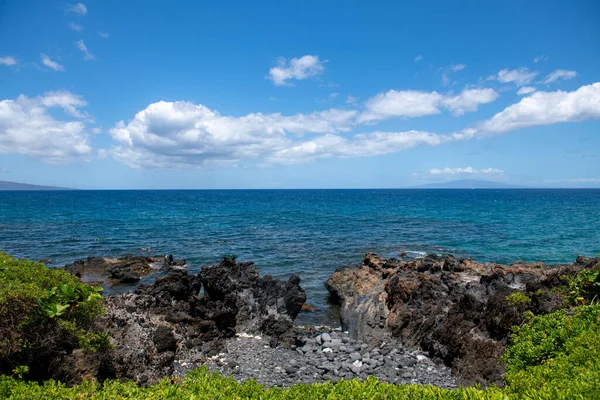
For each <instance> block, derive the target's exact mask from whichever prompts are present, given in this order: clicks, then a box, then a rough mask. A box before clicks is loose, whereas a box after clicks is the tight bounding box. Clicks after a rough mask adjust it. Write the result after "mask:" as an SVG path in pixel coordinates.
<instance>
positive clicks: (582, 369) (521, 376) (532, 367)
mask: <svg viewBox="0 0 600 400" xmlns="http://www.w3.org/2000/svg"><path fill="white" fill-rule="evenodd" d="M511 342H512V343H511V345H510V346H509V347H508V349H507V351H506V353H505V354H504V356H503V360H504V361H506V363H507V366H506V377H505V381H506V388H505V393H507V394H510V395H515V396H518V397H520V398H532V399H538V398H548V399H552V398H582V399H588V398H589V399H592V398H596V399H597V398H600V305H597V304H595V305H586V306H581V307H577V308H575V309H573V311H572V315H569V314H568V313H567V311H564V310H560V311H556V312H554V313H552V314H547V315H540V316H536V317H533V318H532V319H531V320H530V322H529V323H527V324H525V325H524V326H522V327H520V328H518V329H516V334H515V335H513V336H512V338H511Z"/></svg>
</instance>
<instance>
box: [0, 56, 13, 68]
mask: <svg viewBox="0 0 600 400" xmlns="http://www.w3.org/2000/svg"><path fill="white" fill-rule="evenodd" d="M16 63H17V60H16V59H15V58H14V57H11V56H6V57H0V65H8V66H10V65H15V64H16Z"/></svg>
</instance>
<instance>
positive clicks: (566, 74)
mask: <svg viewBox="0 0 600 400" xmlns="http://www.w3.org/2000/svg"><path fill="white" fill-rule="evenodd" d="M576 76H577V72H576V71H569V70H566V69H557V70H555V71H553V72H551V73H549V74H548V76H546V80H545V81H544V83H545V84H546V85H548V84H550V83H552V82H556V81H557V80H559V79H564V80H567V79H573V78H575V77H576Z"/></svg>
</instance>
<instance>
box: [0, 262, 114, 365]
mask: <svg viewBox="0 0 600 400" xmlns="http://www.w3.org/2000/svg"><path fill="white" fill-rule="evenodd" d="M101 290H102V288H98V287H93V286H90V285H87V284H84V283H82V282H80V281H79V279H78V278H77V277H75V276H73V275H71V274H69V273H68V272H66V271H63V270H59V269H50V268H46V266H44V265H43V264H41V263H36V262H32V261H28V260H15V259H14V258H12V257H10V256H8V255H6V254H4V253H1V252H0V361H1V362H2V364H4V365H9V366H11V370H12V369H13V368H16V367H18V366H21V365H23V366H27V365H29V363H30V362H32V357H36V356H38V355H39V353H41V352H49V351H52V350H56V347H57V346H58V347H59V348H60V347H61V346H65V345H67V346H69V347H71V348H76V347H84V348H88V349H91V350H98V349H103V348H106V347H107V346H108V344H109V341H108V336H107V335H106V334H104V333H102V332H96V331H94V330H93V329H92V326H93V323H94V321H95V319H96V318H97V317H98V316H99V315H100V314H102V312H103V311H104V310H103V308H102V296H101V295H100V292H101ZM63 350H64V349H63ZM20 371H21V373H20V374H21V375H22V371H23V370H20Z"/></svg>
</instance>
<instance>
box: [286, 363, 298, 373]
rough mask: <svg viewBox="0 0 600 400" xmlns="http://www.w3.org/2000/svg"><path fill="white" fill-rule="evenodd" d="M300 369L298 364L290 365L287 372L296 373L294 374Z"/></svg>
mask: <svg viewBox="0 0 600 400" xmlns="http://www.w3.org/2000/svg"><path fill="white" fill-rule="evenodd" d="M299 370H300V369H299V368H298V367H297V366H295V365H292V366H290V367H286V369H285V372H286V373H287V374H288V375H294V374H295V373H296V372H298V371H299Z"/></svg>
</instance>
